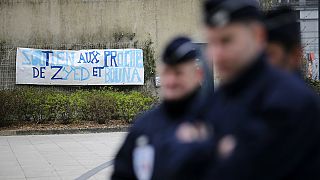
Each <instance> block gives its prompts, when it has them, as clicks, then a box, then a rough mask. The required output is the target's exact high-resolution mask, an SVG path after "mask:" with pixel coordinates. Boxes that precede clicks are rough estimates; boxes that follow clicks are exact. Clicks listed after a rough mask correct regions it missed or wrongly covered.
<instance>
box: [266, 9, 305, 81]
mask: <svg viewBox="0 0 320 180" xmlns="http://www.w3.org/2000/svg"><path fill="white" fill-rule="evenodd" d="M296 16H297V15H296V13H295V11H294V10H293V9H292V8H291V7H289V6H280V7H277V8H276V9H272V10H269V11H268V12H267V13H266V19H265V24H266V27H267V29H268V46H267V54H268V56H269V61H270V63H271V64H272V65H274V66H275V67H278V68H280V69H283V70H286V71H289V72H292V73H294V74H297V75H301V74H300V70H301V67H300V66H301V62H302V45H301V31H300V23H299V22H298V18H297V17H296Z"/></svg>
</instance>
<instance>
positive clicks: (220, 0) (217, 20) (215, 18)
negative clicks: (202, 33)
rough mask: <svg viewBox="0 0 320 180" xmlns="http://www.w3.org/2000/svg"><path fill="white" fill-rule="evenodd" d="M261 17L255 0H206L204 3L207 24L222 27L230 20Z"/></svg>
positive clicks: (258, 18) (257, 18)
mask: <svg viewBox="0 0 320 180" xmlns="http://www.w3.org/2000/svg"><path fill="white" fill-rule="evenodd" d="M261 19H262V13H261V11H260V8H259V2H258V1H257V0H207V1H206V2H205V4H204V21H205V24H206V25H207V26H211V27H222V26H225V25H227V24H229V23H231V22H239V21H245V20H261Z"/></svg>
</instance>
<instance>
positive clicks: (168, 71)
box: [112, 37, 204, 180]
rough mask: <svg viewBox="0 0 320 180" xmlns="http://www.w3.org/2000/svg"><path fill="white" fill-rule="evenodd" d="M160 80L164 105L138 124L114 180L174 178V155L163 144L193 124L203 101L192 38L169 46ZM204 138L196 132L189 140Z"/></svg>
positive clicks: (119, 158) (120, 157) (117, 163)
mask: <svg viewBox="0 0 320 180" xmlns="http://www.w3.org/2000/svg"><path fill="white" fill-rule="evenodd" d="M160 78H161V94H162V97H163V102H162V103H161V104H160V105H159V106H157V107H155V108H154V109H152V110H150V111H148V112H146V113H145V114H143V115H142V116H140V117H139V118H138V119H137V120H136V121H135V123H134V125H133V127H132V128H131V130H130V132H129V134H128V136H127V138H126V140H125V142H124V144H123V145H122V147H121V148H120V150H119V152H118V154H117V156H116V159H115V166H114V172H113V175H112V179H113V180H117V179H139V180H150V179H161V180H163V179H170V178H171V174H170V171H171V170H170V169H167V168H166V164H167V162H168V159H167V158H166V157H165V156H166V155H170V154H171V153H175V152H170V151H168V149H166V148H163V145H162V144H163V143H164V141H165V140H171V139H173V138H174V133H175V131H176V128H177V127H178V125H180V124H183V123H185V122H188V121H193V120H194V118H195V116H194V115H193V112H194V109H195V107H197V105H199V104H198V99H201V98H198V97H199V95H200V94H201V93H200V92H201V91H200V85H201V82H202V81H203V70H202V67H201V65H200V64H199V62H198V60H197V51H196V49H195V46H194V45H193V44H192V42H191V40H190V39H189V38H186V37H178V38H176V39H174V40H173V41H172V42H171V43H170V44H169V45H168V46H167V48H166V50H165V51H164V54H163V58H162V63H161V65H160ZM200 128H201V127H200ZM197 129H199V128H197ZM202 136H204V135H203V134H202V133H198V131H195V133H193V134H192V135H190V136H187V137H186V139H188V138H189V139H201V138H202ZM171 150H172V149H171ZM175 151H177V152H179V149H175ZM179 153H180V152H179ZM179 153H177V154H179ZM182 153H183V152H182Z"/></svg>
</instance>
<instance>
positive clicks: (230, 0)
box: [176, 0, 320, 180]
mask: <svg viewBox="0 0 320 180" xmlns="http://www.w3.org/2000/svg"><path fill="white" fill-rule="evenodd" d="M256 3H257V1H256V0H241V1H240V0H208V1H206V2H205V9H204V11H205V24H206V37H207V41H208V48H207V51H208V52H207V54H208V55H209V57H208V59H212V60H213V64H214V66H215V70H216V72H217V73H218V75H219V77H221V86H220V87H219V88H218V90H217V91H216V93H215V95H214V97H213V98H212V99H211V102H212V104H211V105H210V110H209V111H208V112H209V113H208V114H207V115H205V117H206V118H207V119H206V122H211V123H212V127H213V135H212V136H211V137H209V138H207V139H208V140H211V145H206V144H207V142H206V141H204V142H203V145H204V148H207V149H210V148H212V149H211V153H212V154H211V155H210V153H209V154H208V153H203V154H201V153H199V152H200V151H199V150H198V149H196V148H195V150H193V151H194V154H193V155H192V154H191V153H190V155H189V157H184V159H183V162H184V163H183V164H180V167H178V168H179V169H182V170H183V169H188V168H186V167H185V166H189V164H190V163H193V164H195V166H194V167H196V168H197V169H198V170H199V171H201V168H199V167H201V163H200V162H199V161H202V171H203V172H202V173H203V174H204V175H205V177H203V178H202V177H199V178H198V179H208V180H209V179H214V180H237V179H243V180H251V179H252V180H257V179H259V180H264V179H265V180H270V179H272V180H285V179H290V180H294V179H299V180H300V179H301V180H302V179H303V180H305V179H320V171H319V170H320V146H319V145H320V141H319V139H320V114H319V113H320V106H319V97H318V96H317V95H316V94H315V93H314V92H312V91H311V90H310V89H309V88H308V87H306V85H305V84H304V83H303V82H301V81H300V80H299V79H298V78H295V77H294V76H292V75H289V74H288V73H284V72H283V71H278V70H276V69H274V68H272V67H271V66H270V65H269V63H268V59H267V56H266V55H265V54H266V44H267V29H266V28H265V26H264V23H263V20H262V13H261V11H260V10H259V8H258V4H256ZM179 131H182V132H184V134H188V133H190V134H193V133H194V132H193V131H194V130H192V128H190V127H183V126H182V127H180V128H178V131H177V132H179ZM177 134H179V133H177ZM177 137H178V139H180V141H181V142H186V143H189V144H190V141H185V139H184V138H179V136H177ZM192 147H194V146H192ZM189 149H192V148H189ZM203 152H206V151H203ZM195 157H196V159H195ZM179 161H181V159H179ZM209 162H210V163H209ZM176 173H177V175H176V177H180V176H181V175H183V173H188V171H181V170H178V171H176ZM197 173H199V172H197ZM177 179H178V178H177Z"/></svg>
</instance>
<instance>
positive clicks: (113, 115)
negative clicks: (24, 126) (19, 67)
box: [0, 88, 155, 126]
mask: <svg viewBox="0 0 320 180" xmlns="http://www.w3.org/2000/svg"><path fill="white" fill-rule="evenodd" d="M154 102H155V98H153V97H152V96H148V95H145V94H143V93H141V92H136V91H132V92H119V91H114V90H111V89H102V90H78V91H75V92H65V91H53V90H43V89H42V90H40V89H36V88H25V89H19V90H2V91H0V126H8V125H10V124H12V123H17V122H19V123H21V122H25V121H33V122H35V123H44V122H49V121H50V122H55V123H65V124H67V123H71V122H76V121H97V122H98V123H106V122H107V121H109V120H127V121H128V122H131V121H132V119H133V118H134V117H135V116H136V115H137V114H138V113H140V112H142V111H145V110H147V109H149V108H150V106H151V105H152V104H153V103H154Z"/></svg>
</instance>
